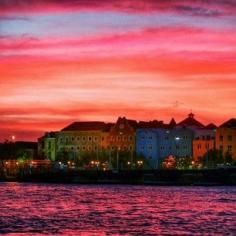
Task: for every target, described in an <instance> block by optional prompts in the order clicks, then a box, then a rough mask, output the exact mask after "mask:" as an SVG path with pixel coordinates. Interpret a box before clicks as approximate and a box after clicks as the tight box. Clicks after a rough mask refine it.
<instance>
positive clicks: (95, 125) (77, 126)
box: [61, 121, 106, 131]
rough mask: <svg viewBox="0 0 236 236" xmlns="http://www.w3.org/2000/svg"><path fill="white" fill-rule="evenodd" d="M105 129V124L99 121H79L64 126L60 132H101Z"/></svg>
mask: <svg viewBox="0 0 236 236" xmlns="http://www.w3.org/2000/svg"><path fill="white" fill-rule="evenodd" d="M105 128H106V123H104V122H100V121H86V122H83V121H80V122H73V123H72V124H70V125H68V126H66V127H65V128H64V129H62V130H61V131H91V130H103V129H105Z"/></svg>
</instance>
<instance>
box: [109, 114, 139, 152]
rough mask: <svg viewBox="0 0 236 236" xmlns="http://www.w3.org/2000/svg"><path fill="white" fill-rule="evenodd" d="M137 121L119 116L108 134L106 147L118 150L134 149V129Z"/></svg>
mask: <svg viewBox="0 0 236 236" xmlns="http://www.w3.org/2000/svg"><path fill="white" fill-rule="evenodd" d="M136 127H137V121H135V120H128V119H126V118H125V117H123V118H122V117H119V118H118V120H117V122H116V124H115V125H114V126H112V127H111V128H110V132H109V134H108V137H107V139H108V141H107V144H108V147H107V148H108V149H110V150H114V151H115V150H120V151H130V152H132V151H135V130H136Z"/></svg>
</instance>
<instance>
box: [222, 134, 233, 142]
mask: <svg viewBox="0 0 236 236" xmlns="http://www.w3.org/2000/svg"><path fill="white" fill-rule="evenodd" d="M219 139H220V141H224V136H223V135H220V137H219ZM227 141H233V137H232V135H228V136H227Z"/></svg>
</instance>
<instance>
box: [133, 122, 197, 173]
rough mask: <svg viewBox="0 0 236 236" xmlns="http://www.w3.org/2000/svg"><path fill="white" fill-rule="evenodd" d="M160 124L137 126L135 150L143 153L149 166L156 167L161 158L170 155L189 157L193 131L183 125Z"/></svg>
mask: <svg viewBox="0 0 236 236" xmlns="http://www.w3.org/2000/svg"><path fill="white" fill-rule="evenodd" d="M174 124H175V121H174V120H172V121H171V122H170V124H169V125H166V124H163V123H162V124H160V123H159V126H156V127H155V128H150V127H148V128H138V129H137V132H136V152H137V154H138V155H143V156H144V157H145V158H146V160H147V161H148V163H149V167H150V168H152V169H153V168H157V167H158V166H159V164H160V162H161V160H162V159H164V158H166V157H168V156H170V155H172V156H175V157H190V156H191V155H192V139H193V132H192V131H191V130H190V129H188V128H185V127H175V126H174Z"/></svg>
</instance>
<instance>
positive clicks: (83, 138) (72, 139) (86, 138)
mask: <svg viewBox="0 0 236 236" xmlns="http://www.w3.org/2000/svg"><path fill="white" fill-rule="evenodd" d="M104 139H105V138H104V137H101V140H102V141H104ZM59 140H60V143H63V142H64V141H65V142H66V143H68V142H75V141H84V142H85V141H89V142H92V141H95V142H96V141H98V140H99V138H98V137H91V136H79V137H65V138H60V139H59ZM110 140H111V141H133V136H111V137H110Z"/></svg>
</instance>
